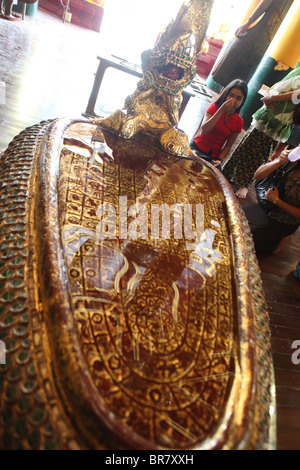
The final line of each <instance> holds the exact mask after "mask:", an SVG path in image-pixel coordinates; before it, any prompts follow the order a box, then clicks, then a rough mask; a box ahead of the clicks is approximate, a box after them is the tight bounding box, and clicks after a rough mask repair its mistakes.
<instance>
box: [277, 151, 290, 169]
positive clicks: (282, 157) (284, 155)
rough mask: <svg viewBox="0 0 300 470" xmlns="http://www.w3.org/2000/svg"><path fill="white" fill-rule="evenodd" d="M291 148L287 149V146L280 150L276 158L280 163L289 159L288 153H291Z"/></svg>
mask: <svg viewBox="0 0 300 470" xmlns="http://www.w3.org/2000/svg"><path fill="white" fill-rule="evenodd" d="M292 150H293V149H290V150H288V149H287V148H286V149H285V150H283V151H282V152H281V154H280V155H279V157H278V160H279V161H280V163H281V165H284V164H285V163H287V162H288V161H289V154H290V153H291V151H292Z"/></svg>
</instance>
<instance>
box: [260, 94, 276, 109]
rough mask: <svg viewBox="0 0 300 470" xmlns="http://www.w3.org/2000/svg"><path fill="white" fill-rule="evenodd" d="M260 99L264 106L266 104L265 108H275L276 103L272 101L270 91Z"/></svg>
mask: <svg viewBox="0 0 300 470" xmlns="http://www.w3.org/2000/svg"><path fill="white" fill-rule="evenodd" d="M261 101H262V102H263V103H264V105H265V106H267V108H270V109H275V108H276V103H275V102H274V101H272V96H271V95H270V93H268V94H267V95H266V96H264V97H263V98H262V99H261Z"/></svg>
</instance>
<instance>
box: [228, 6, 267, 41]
mask: <svg viewBox="0 0 300 470" xmlns="http://www.w3.org/2000/svg"><path fill="white" fill-rule="evenodd" d="M273 1H274V0H262V1H261V2H260V4H259V5H258V6H257V8H256V9H255V10H254V12H253V13H252V14H251V15H250V16H249V18H248V20H247V21H246V23H244V24H242V25H241V26H240V27H239V28H238V29H237V30H236V32H235V35H236V37H239V36H241V35H242V34H244V33H245V32H246V31H247V30H248V29H249V28H250V26H251V25H252V24H253V23H254V22H255V21H256V20H257V19H258V18H259V17H260V16H261V15H262V14H263V13H265V11H266V10H267V9H268V8H269V6H270V5H271V4H272V3H273Z"/></svg>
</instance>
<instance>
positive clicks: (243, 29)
mask: <svg viewBox="0 0 300 470" xmlns="http://www.w3.org/2000/svg"><path fill="white" fill-rule="evenodd" d="M249 26H250V25H249V23H248V22H247V23H244V24H242V25H241V26H240V27H239V28H238V29H237V30H236V32H235V33H234V34H235V36H236V37H237V38H239V37H241V36H242V35H243V34H245V32H246V31H248V29H249Z"/></svg>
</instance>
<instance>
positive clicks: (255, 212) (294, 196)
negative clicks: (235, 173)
mask: <svg viewBox="0 0 300 470" xmlns="http://www.w3.org/2000/svg"><path fill="white" fill-rule="evenodd" d="M291 151H292V150H284V151H283V152H282V153H281V154H280V156H279V157H278V158H275V159H274V160H271V161H269V162H267V163H264V164H263V165H261V166H260V167H259V168H258V169H257V170H256V172H255V174H254V178H255V179H256V180H263V179H264V178H266V177H267V176H269V175H270V174H271V173H273V171H275V170H276V169H277V168H280V167H281V166H282V165H284V164H285V163H286V162H287V161H288V155H289V153H290V152H291ZM263 199H266V200H267V201H270V202H273V204H275V205H276V206H277V207H278V210H276V211H274V212H273V211H269V212H268V213H267V212H266V211H265V210H264V209H263V208H262V207H261V206H260V205H259V203H255V204H249V205H243V206H242V208H243V209H244V212H245V214H246V217H247V219H248V222H249V225H250V229H251V232H252V235H253V240H254V245H255V250H256V253H257V254H271V253H273V252H274V251H275V250H276V248H277V246H278V245H279V243H280V241H281V240H282V239H283V238H285V237H287V236H288V235H291V234H292V233H294V232H295V231H296V230H297V228H298V227H299V225H300V160H298V164H297V166H296V167H295V168H294V169H293V170H292V171H291V172H290V173H289V174H288V177H287V180H286V182H285V186H284V197H283V198H282V199H281V198H280V197H279V191H278V189H277V188H276V187H274V188H273V189H269V190H268V191H267V192H266V193H265V196H264V198H263Z"/></svg>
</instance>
